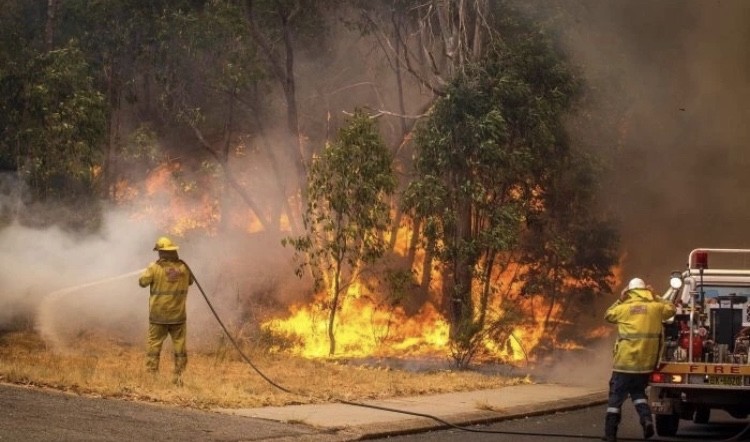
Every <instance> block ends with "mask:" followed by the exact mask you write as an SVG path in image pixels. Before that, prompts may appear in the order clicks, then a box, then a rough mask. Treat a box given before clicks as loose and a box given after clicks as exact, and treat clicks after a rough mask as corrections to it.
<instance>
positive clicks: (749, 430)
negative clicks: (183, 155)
mask: <svg viewBox="0 0 750 442" xmlns="http://www.w3.org/2000/svg"><path fill="white" fill-rule="evenodd" d="M181 262H182V263H183V264H185V266H186V267H187V268H188V271H189V272H190V274H191V275H192V277H193V281H194V282H195V285H196V286H197V287H198V290H199V291H200V293H201V295H202V296H203V299H204V300H205V301H206V304H207V305H208V308H209V309H210V310H211V313H212V314H213V316H214V318H215V319H216V322H218V323H219V326H220V327H221V329H222V331H223V332H224V334H225V335H226V337H227V339H228V340H229V342H230V343H231V344H232V346H233V347H234V348H235V350H237V353H238V354H239V355H240V357H241V358H242V360H243V361H245V362H246V363H247V364H248V365H249V366H250V367H251V368H252V369H253V370H254V371H255V372H256V373H257V374H258V375H259V376H260V377H261V378H263V380H265V381H266V382H268V383H269V384H270V385H272V386H273V387H274V388H277V389H278V390H281V391H283V392H284V393H288V394H292V395H295V396H305V395H303V394H301V393H299V392H295V391H292V390H290V389H289V388H286V387H284V386H283V385H281V384H279V383H278V382H275V381H274V380H273V379H271V378H270V377H268V376H267V375H266V374H265V373H263V371H262V370H260V369H259V368H258V367H257V366H256V365H255V363H253V361H252V360H251V359H250V358H249V357H248V356H247V355H246V354H245V352H244V351H242V348H241V347H240V345H239V344H238V343H237V341H236V340H235V339H234V337H233V336H232V334H231V333H229V330H228V329H227V327H226V325H225V324H224V321H222V319H221V317H220V316H219V314H218V313H217V311H216V309H215V308H214V306H213V303H211V300H210V299H209V298H208V295H206V292H205V291H204V290H203V287H202V286H201V285H200V282H199V281H198V279H197V278H196V277H195V273H193V271H192V269H190V267H189V266H188V265H187V263H185V262H184V261H181ZM141 271H142V270H138V271H135V272H130V273H127V274H124V275H120V276H117V277H113V278H108V279H104V280H100V281H95V282H92V283H87V284H84V285H80V286H76V287H72V288H68V289H62V290H58V291H56V292H52V293H50V294H49V295H48V296H47V298H46V299H45V301H48V302H45V303H43V304H44V305H43V306H42V307H43V308H42V309H41V315H42V316H44V315H45V314H47V313H49V312H48V310H49V309H50V308H51V305H50V303H49V302H51V301H54V300H55V299H57V298H59V296H61V295H63V294H66V293H70V292H72V291H73V290H77V289H80V288H83V287H90V286H93V285H98V284H101V283H104V282H109V281H112V280H116V279H122V278H125V277H130V276H132V275H134V274H137V273H140V272H141ZM45 306H46V307H48V308H44V307H45ZM42 332H44V330H42ZM329 399H330V398H329ZM333 400H334V401H335V402H338V403H340V404H345V405H351V406H355V407H362V408H370V409H374V410H380V411H387V412H391V413H398V414H404V415H409V416H415V417H421V418H425V419H429V420H432V421H435V422H438V423H440V424H441V425H442V427H441V428H453V429H456V430H460V431H466V432H472V433H490V434H506V435H515V436H531V437H547V438H550V437H561V438H562V437H564V438H570V439H589V440H599V439H601V438H600V436H587V435H580V434H559V433H538V432H521V431H510V430H491V429H483V428H472V427H465V426H461V425H456V424H453V423H451V422H448V421H446V420H445V419H442V418H440V417H438V416H434V415H431V414H426V413H418V412H413V411H407V410H400V409H396V408H391V407H384V406H380V405H374V404H366V403H363V402H356V401H349V400H345V399H339V398H333ZM748 435H750V424H749V425H748V426H747V427H745V428H744V429H743V430H742V431H740V432H739V433H738V434H737V435H735V436H733V437H731V438H729V439H724V440H721V441H719V442H730V441H739V440H744V439H742V438H743V437H744V436H748ZM619 440H640V439H626V438H619Z"/></svg>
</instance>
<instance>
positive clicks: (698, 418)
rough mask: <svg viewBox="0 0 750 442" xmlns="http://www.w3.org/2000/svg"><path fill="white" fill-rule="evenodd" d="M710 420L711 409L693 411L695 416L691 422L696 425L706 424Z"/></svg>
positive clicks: (704, 408) (702, 408)
mask: <svg viewBox="0 0 750 442" xmlns="http://www.w3.org/2000/svg"><path fill="white" fill-rule="evenodd" d="M710 418H711V409H710V408H708V407H698V408H696V409H695V416H693V422H695V423H696V424H707V423H708V420H709V419H710Z"/></svg>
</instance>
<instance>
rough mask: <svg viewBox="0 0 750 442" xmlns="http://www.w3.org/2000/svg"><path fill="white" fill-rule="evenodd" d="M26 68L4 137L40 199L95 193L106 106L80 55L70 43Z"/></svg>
mask: <svg viewBox="0 0 750 442" xmlns="http://www.w3.org/2000/svg"><path fill="white" fill-rule="evenodd" d="M26 69H27V70H26V71H25V72H24V73H23V75H22V76H19V77H18V80H19V85H20V86H21V91H22V92H21V94H20V96H18V97H17V99H18V101H19V103H18V104H19V105H20V109H22V111H21V112H20V113H19V114H18V118H17V119H16V121H15V123H16V124H15V126H13V127H7V126H6V130H7V131H8V135H9V136H10V138H9V139H7V138H6V140H5V141H6V142H8V143H9V144H10V145H11V146H16V147H17V152H18V155H19V159H20V164H21V168H22V172H23V174H24V176H25V177H26V178H27V180H28V182H29V183H30V184H31V186H32V189H33V191H34V193H35V195H36V196H37V197H39V198H42V199H47V198H53V199H65V198H70V197H73V198H76V197H80V196H89V197H91V196H93V195H95V194H96V182H95V167H96V166H98V165H100V164H101V143H102V141H103V139H104V136H105V131H106V118H105V109H106V108H105V103H104V97H103V96H102V94H101V93H99V92H98V91H97V90H96V89H95V87H94V85H93V80H92V77H91V75H90V72H89V66H88V64H87V63H86V61H85V59H84V57H83V54H82V53H81V52H80V50H79V49H78V48H77V46H76V43H75V42H71V43H70V44H69V45H68V46H67V47H65V48H62V49H59V50H55V51H50V52H46V53H41V54H38V55H37V56H35V57H34V58H32V59H31V60H29V64H28V65H27V67H26ZM14 150H15V149H14Z"/></svg>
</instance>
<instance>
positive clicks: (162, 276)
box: [138, 259, 193, 324]
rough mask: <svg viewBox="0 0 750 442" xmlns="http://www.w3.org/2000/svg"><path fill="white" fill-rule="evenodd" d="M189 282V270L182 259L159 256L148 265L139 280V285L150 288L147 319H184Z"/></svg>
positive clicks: (168, 321)
mask: <svg viewBox="0 0 750 442" xmlns="http://www.w3.org/2000/svg"><path fill="white" fill-rule="evenodd" d="M192 283H193V278H192V275H191V274H190V270H189V269H188V267H187V266H186V265H185V264H184V263H183V262H182V261H179V260H177V261H173V260H167V259H160V260H158V261H156V262H152V263H151V264H149V266H148V267H147V268H146V270H144V271H143V273H142V274H141V276H140V278H139V279H138V284H140V286H141V287H149V286H150V287H151V296H149V300H148V306H149V309H148V312H149V315H148V319H149V321H150V322H153V323H154V324H181V323H183V322H185V321H186V319H187V314H186V309H185V305H186V303H187V293H188V286H189V285H191V284H192Z"/></svg>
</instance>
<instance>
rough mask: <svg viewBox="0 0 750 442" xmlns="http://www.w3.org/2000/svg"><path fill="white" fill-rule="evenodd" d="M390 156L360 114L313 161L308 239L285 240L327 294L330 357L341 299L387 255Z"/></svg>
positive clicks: (306, 216)
mask: <svg viewBox="0 0 750 442" xmlns="http://www.w3.org/2000/svg"><path fill="white" fill-rule="evenodd" d="M391 162H392V158H391V154H390V152H389V150H388V148H387V147H386V146H385V144H384V143H383V141H382V140H381V138H380V135H379V133H378V131H377V128H376V125H375V121H374V120H373V119H371V118H370V117H368V116H367V115H366V114H364V113H363V112H361V111H357V112H356V113H355V114H354V116H353V117H352V118H351V119H350V121H348V123H347V124H346V125H345V126H344V127H342V128H341V129H340V130H339V133H338V136H337V138H336V140H335V141H334V142H333V143H332V144H330V145H327V146H326V147H325V148H324V149H323V151H322V152H321V154H320V156H319V157H316V158H314V159H313V162H312V164H311V166H310V170H309V174H308V185H307V201H308V203H307V209H306V211H305V213H304V216H303V220H304V226H305V230H306V233H305V234H304V235H303V236H300V237H291V238H287V239H285V240H284V242H283V243H284V244H285V245H286V244H289V245H291V246H293V247H294V248H295V250H296V251H297V256H298V258H299V259H301V263H300V267H299V268H298V275H302V272H303V269H304V268H305V267H309V270H310V271H311V273H312V275H313V277H314V279H315V283H316V287H318V288H322V289H325V290H326V292H327V293H328V300H329V302H328V305H327V308H328V311H329V317H328V328H327V331H328V338H329V343H330V348H329V354H331V355H333V354H334V353H335V352H336V338H335V325H336V313H337V311H338V309H339V308H340V306H341V298H342V297H343V296H344V295H345V294H346V293H347V290H348V288H349V286H350V284H351V283H352V282H353V281H354V280H356V279H357V277H358V276H359V275H360V274H361V272H362V270H363V268H364V266H365V265H367V264H370V263H373V262H374V261H376V260H377V259H378V258H380V257H381V256H382V255H383V253H384V251H385V246H386V244H385V242H384V241H383V237H382V231H383V230H384V229H387V228H388V224H389V222H390V205H389V203H388V197H389V196H390V195H391V194H392V193H393V191H394V189H395V177H394V175H393V171H392V169H391Z"/></svg>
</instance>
